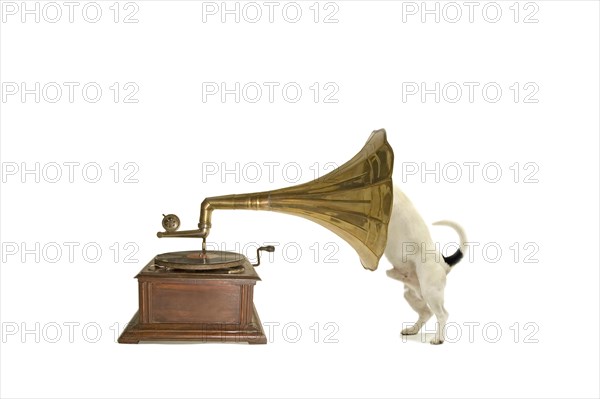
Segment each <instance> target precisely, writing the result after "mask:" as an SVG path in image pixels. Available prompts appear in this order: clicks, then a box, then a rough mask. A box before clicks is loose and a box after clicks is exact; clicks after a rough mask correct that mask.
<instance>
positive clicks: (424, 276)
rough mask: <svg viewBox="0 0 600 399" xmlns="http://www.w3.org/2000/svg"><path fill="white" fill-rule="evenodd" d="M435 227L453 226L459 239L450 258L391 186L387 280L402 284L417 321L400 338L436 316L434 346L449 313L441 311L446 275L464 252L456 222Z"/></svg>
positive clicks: (441, 339) (440, 338) (463, 239)
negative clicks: (440, 251)
mask: <svg viewBox="0 0 600 399" xmlns="http://www.w3.org/2000/svg"><path fill="white" fill-rule="evenodd" d="M434 225H436V226H449V227H452V228H453V229H454V230H455V231H456V232H457V233H458V236H459V239H460V244H459V249H458V250H457V251H456V252H455V253H454V254H453V255H451V256H448V257H445V256H442V255H441V254H440V253H439V252H438V251H436V249H435V248H436V247H435V245H434V243H433V241H432V239H431V235H430V234H429V229H428V228H427V225H426V224H425V222H424V221H423V219H422V218H421V216H420V215H419V213H418V212H417V210H416V209H415V208H414V206H413V205H412V203H411V202H410V200H409V199H408V198H407V197H406V195H404V193H403V192H402V191H400V189H399V188H398V187H394V207H393V210H392V216H391V218H390V223H389V226H388V245H387V246H386V249H385V257H386V258H387V259H388V260H389V261H390V263H391V264H392V266H393V268H392V269H390V270H388V271H387V272H386V273H387V275H388V277H391V278H393V279H395V280H399V281H401V282H403V283H404V298H405V299H406V301H407V302H408V304H409V305H410V307H411V308H413V309H414V311H415V312H417V313H418V314H419V318H418V320H417V322H416V323H415V324H413V325H412V326H411V327H408V328H405V329H403V330H402V332H401V334H402V335H414V334H417V333H418V332H419V330H420V329H421V327H423V325H424V324H425V323H426V322H427V320H429V319H430V318H431V316H432V315H434V314H435V317H436V318H437V329H436V335H435V337H434V338H433V339H432V340H431V341H430V342H431V343H432V344H434V345H438V344H441V343H443V342H444V328H445V326H446V321H447V320H448V312H447V311H446V309H445V308H444V288H445V286H446V275H447V274H448V273H449V272H450V270H452V266H454V265H456V264H457V263H458V262H459V261H460V260H461V259H462V257H463V256H464V254H465V253H466V242H467V237H466V235H465V232H464V231H463V229H462V228H461V227H460V226H459V225H458V224H456V223H454V222H450V221H440V222H436V223H434Z"/></svg>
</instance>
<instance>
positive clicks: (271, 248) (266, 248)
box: [252, 245, 275, 267]
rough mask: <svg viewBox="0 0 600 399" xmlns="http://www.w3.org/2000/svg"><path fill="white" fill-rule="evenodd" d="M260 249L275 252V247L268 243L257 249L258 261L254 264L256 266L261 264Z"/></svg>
mask: <svg viewBox="0 0 600 399" xmlns="http://www.w3.org/2000/svg"><path fill="white" fill-rule="evenodd" d="M260 251H267V252H275V247H274V246H273V245H267V246H266V247H259V248H258V249H257V250H256V263H255V264H253V265H252V266H254V267H258V266H260Z"/></svg>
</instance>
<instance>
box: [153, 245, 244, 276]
mask: <svg viewBox="0 0 600 399" xmlns="http://www.w3.org/2000/svg"><path fill="white" fill-rule="evenodd" d="M245 261H246V257H245V256H244V255H242V254H238V253H235V252H227V251H202V250H198V251H181V252H169V253H165V254H160V255H156V257H155V258H154V264H155V265H156V266H159V267H164V268H167V269H173V270H197V271H222V272H238V273H239V272H243V271H244V268H243V266H242V265H243V264H244V262H245Z"/></svg>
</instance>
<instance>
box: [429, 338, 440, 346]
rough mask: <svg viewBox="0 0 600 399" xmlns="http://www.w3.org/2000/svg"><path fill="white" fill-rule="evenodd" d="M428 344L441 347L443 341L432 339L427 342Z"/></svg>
mask: <svg viewBox="0 0 600 399" xmlns="http://www.w3.org/2000/svg"><path fill="white" fill-rule="evenodd" d="M429 343H430V344H431V345H441V344H443V343H444V340H443V339H438V338H433V339H432V340H431V341H429Z"/></svg>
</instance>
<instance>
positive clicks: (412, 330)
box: [400, 325, 420, 335]
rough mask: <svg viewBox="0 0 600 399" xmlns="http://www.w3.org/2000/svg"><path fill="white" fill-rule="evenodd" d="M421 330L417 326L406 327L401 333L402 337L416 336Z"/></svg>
mask: <svg viewBox="0 0 600 399" xmlns="http://www.w3.org/2000/svg"><path fill="white" fill-rule="evenodd" d="M419 330H420V328H419V326H417V325H414V326H411V327H406V328H405V329H404V330H402V331H400V334H401V335H415V334H417V333H418V332H419Z"/></svg>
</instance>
